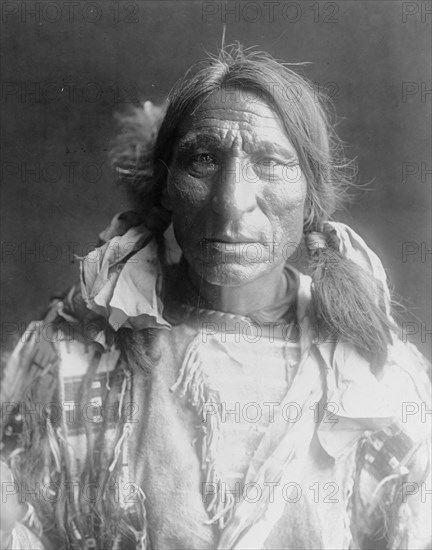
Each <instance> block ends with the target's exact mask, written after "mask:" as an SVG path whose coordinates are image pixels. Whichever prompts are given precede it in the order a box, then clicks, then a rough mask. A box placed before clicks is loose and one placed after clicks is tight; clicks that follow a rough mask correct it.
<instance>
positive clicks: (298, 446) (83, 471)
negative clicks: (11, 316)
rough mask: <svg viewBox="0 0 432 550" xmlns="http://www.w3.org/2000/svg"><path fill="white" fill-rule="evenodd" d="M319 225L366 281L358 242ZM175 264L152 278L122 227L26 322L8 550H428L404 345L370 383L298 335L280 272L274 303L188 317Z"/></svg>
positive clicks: (13, 367) (12, 370)
mask: <svg viewBox="0 0 432 550" xmlns="http://www.w3.org/2000/svg"><path fill="white" fill-rule="evenodd" d="M332 227H333V231H334V232H335V233H336V234H337V237H338V239H339V242H340V247H341V252H343V254H344V255H345V256H346V257H349V258H350V259H352V260H353V261H355V262H356V263H358V264H359V265H361V266H362V267H365V268H366V269H368V270H369V271H370V272H372V273H373V275H374V276H375V277H376V278H377V279H379V280H380V281H382V283H383V284H384V285H385V284H386V283H385V273H384V270H383V268H382V265H381V262H380V261H379V259H378V258H377V257H376V255H375V254H374V253H373V252H372V251H371V250H370V249H369V248H368V247H367V246H366V244H365V243H364V242H363V241H362V240H361V239H360V237H359V236H358V235H357V234H355V233H354V232H353V231H352V230H351V229H350V228H349V227H347V226H345V225H343V224H338V223H332ZM183 269H184V267H183V266H182V262H180V264H176V265H173V266H170V267H169V269H166V270H165V271H164V273H162V270H161V267H160V265H159V262H158V259H157V247H156V243H155V242H154V240H153V239H152V236H151V234H150V232H149V231H148V230H147V229H146V228H145V227H144V226H142V225H138V226H134V227H131V228H129V229H127V230H126V229H125V231H124V232H123V234H121V235H117V236H114V237H112V238H111V239H110V240H109V241H108V242H106V243H105V244H104V245H103V246H101V247H100V248H98V249H96V250H95V251H93V252H92V253H90V254H89V255H88V256H87V257H86V258H84V259H83V261H82V263H81V287H80V288H79V287H78V286H75V287H73V288H72V289H71V291H70V292H69V293H68V294H67V295H66V296H64V297H63V299H61V300H60V299H59V300H56V301H55V303H54V304H53V305H52V307H51V309H50V312H49V313H48V315H47V317H46V318H45V320H44V322H43V323H42V322H37V323H33V324H31V326H30V327H29V328H28V330H27V331H26V334H25V338H24V339H23V340H22V341H21V342H20V344H19V345H18V346H17V348H16V349H15V351H14V353H13V355H12V357H11V359H10V361H9V364H8V366H7V369H6V372H5V378H4V383H3V389H2V403H3V408H4V411H6V412H7V414H3V415H2V421H3V431H4V433H5V439H4V441H5V443H4V454H5V456H6V455H9V456H8V462H9V465H10V467H11V470H12V472H13V475H14V480H15V481H14V485H13V486H12V488H10V489H9V494H12V493H16V494H17V495H19V496H20V498H21V502H24V503H25V510H26V513H27V515H26V518H24V520H22V521H21V522H19V523H17V527H15V529H14V530H13V533H12V538H11V540H10V542H9V545H10V547H11V548H25V547H29V546H25V544H28V543H25V542H23V541H24V539H25V537H24V536H23V535H21V536H20V535H19V531H20V530H21V531H20V532H21V533H22V532H23V530H26V532H27V531H28V533H30V534H31V531H33V532H34V533H39V536H40V539H41V540H42V541H43V544H44V547H45V548H100V549H102V548H103V549H106V548H112V549H120V548H121V549H128V548H154V549H212V548H220V549H238V550H240V549H250V548H257V549H270V548H296V549H299V548H305V549H306V548H322V549H328V550H330V549H336V548H337V549H348V548H355V547H365V548H367V547H371V546H368V545H379V544H380V541H381V544H382V543H383V541H384V537H386V539H387V541H388V542H387V545H388V547H389V548H394V549H399V548H400V549H402V548H410V549H426V548H430V537H431V514H430V512H431V509H430V500H431V499H430V494H429V493H428V492H427V491H428V490H430V488H431V487H430V477H429V476H430V446H429V445H430V443H429V441H430V433H431V427H430V414H428V413H427V411H428V410H429V409H430V396H429V387H430V383H429V380H428V376H427V365H426V364H425V361H424V359H423V358H422V357H421V356H420V354H419V353H418V352H417V350H416V349H415V348H414V347H413V346H411V345H409V344H407V343H404V342H402V341H400V340H397V339H395V340H394V342H393V344H392V346H390V347H389V350H388V358H387V361H386V364H385V366H384V368H383V369H382V371H381V372H380V373H379V374H376V373H373V372H372V370H371V367H370V365H369V363H368V362H367V361H366V359H364V358H363V357H362V356H361V355H360V354H359V353H358V352H357V351H356V349H355V348H354V347H353V346H352V345H351V344H350V343H348V342H343V341H337V340H336V339H334V338H331V337H329V338H325V339H323V338H321V337H320V335H319V334H316V332H315V330H314V326H315V323H314V321H315V320H314V319H313V318H311V314H310V308H309V304H310V292H311V279H310V278H309V277H308V276H307V275H304V274H302V273H300V272H298V271H297V270H295V269H294V268H293V267H292V266H290V265H288V264H287V266H286V269H285V276H286V278H287V281H288V284H287V288H288V289H289V290H288V291H287V295H286V297H285V299H284V300H282V302H281V303H278V304H274V305H273V307H272V308H269V310H268V311H261V312H257V315H254V316H251V317H244V316H238V315H231V314H228V313H223V312H219V311H213V310H211V309H207V308H206V307H199V306H198V305H197V296H196V295H195V294H194V291H193V290H192V289H190V288H189V287H188V283H187V282H186V281H185V277H184V273H183ZM162 282H163V283H164V289H165V290H164V292H163V293H162V291H161V289H162ZM385 288H387V287H386V286H385ZM11 449H13V450H11ZM10 498H12V497H10ZM15 498H16V496H15ZM384 522H386V523H387V525H388V532H387V533H384V532H383V531H382V525H383V524H384ZM24 525H27V528H28V529H26V527H24Z"/></svg>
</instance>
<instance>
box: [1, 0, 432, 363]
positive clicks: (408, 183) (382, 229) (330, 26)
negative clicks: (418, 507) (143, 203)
mask: <svg viewBox="0 0 432 550" xmlns="http://www.w3.org/2000/svg"><path fill="white" fill-rule="evenodd" d="M431 5H432V4H431V3H430V2H417V1H416V2H399V1H394V0H392V1H385V0H384V1H383V0H380V1H356V2H354V1H339V2H326V1H320V2H312V1H311V2H309V1H302V0H298V1H297V2H278V1H272V2H270V1H268V2H265V1H264V2H231V1H229V2H194V1H188V2H179V1H176V2H174V1H173V2H172V1H161V2H154V1H134V2H127V1H120V2H114V1H109V0H107V1H104V2H101V1H99V2H97V1H96V2H91V1H87V2H82V1H81V2H80V1H78V0H74V1H73V2H72V1H71V2H58V3H56V2H53V1H52V2H45V1H42V2H33V1H30V0H27V1H22V2H21V1H17V0H14V1H9V2H8V1H3V3H2V5H1V17H2V20H1V41H2V44H1V47H2V54H1V55H2V61H1V66H2V81H3V83H2V98H1V108H2V125H1V132H2V138H3V148H2V158H1V168H2V183H1V186H2V205H1V208H2V222H1V223H2V272H3V277H2V279H3V284H2V295H1V298H2V344H3V346H4V347H5V348H6V349H8V348H10V346H11V343H12V342H13V341H14V340H16V337H17V334H18V332H19V331H20V330H22V328H23V327H24V326H25V324H26V323H27V322H28V321H30V320H31V319H34V318H37V317H38V316H39V315H41V313H42V312H43V310H44V307H45V305H46V304H47V301H48V298H49V297H50V296H51V295H52V294H53V293H54V292H56V291H59V290H62V289H65V288H67V287H68V285H70V284H71V283H73V282H74V281H75V280H76V279H77V277H78V264H77V263H76V262H74V257H73V254H74V253H75V254H77V255H82V254H85V253H86V251H88V250H89V247H90V246H91V244H92V243H94V242H95V241H96V238H97V234H98V233H99V232H100V230H101V229H103V228H104V227H105V226H106V225H107V224H108V223H109V221H110V219H111V217H112V216H113V215H114V214H115V213H116V212H118V211H120V210H122V209H126V208H127V202H126V200H125V198H124V197H123V195H122V193H121V192H120V191H119V190H118V189H117V188H116V186H115V181H114V179H115V178H114V176H113V173H112V171H111V170H110V168H109V164H108V161H107V150H108V148H109V143H110V140H111V139H112V137H113V135H114V134H115V131H116V127H115V123H114V118H113V114H114V113H115V112H116V111H119V110H120V111H121V110H124V109H126V108H127V106H128V105H130V104H131V103H132V104H138V102H139V101H140V100H145V99H150V100H152V101H156V102H159V101H162V100H163V99H164V98H165V96H166V94H167V93H168V91H169V89H170V87H171V86H172V84H173V83H174V81H175V80H176V79H177V78H178V77H180V76H181V75H182V74H183V73H184V71H185V69H186V68H188V67H189V66H190V65H191V63H193V62H194V61H196V60H199V59H200V58H202V56H203V51H204V50H208V51H210V52H216V50H217V47H218V46H219V45H220V43H221V35H222V26H223V23H224V22H226V23H227V31H226V42H227V43H230V42H233V41H235V40H238V41H240V42H242V43H243V44H244V45H245V46H254V45H257V46H259V47H260V48H261V49H263V50H267V51H268V52H269V53H271V54H272V55H274V56H276V57H277V58H280V59H282V60H285V61H290V62H300V61H310V62H311V64H310V65H309V66H307V67H306V68H305V69H304V71H305V74H306V75H307V76H308V77H309V78H310V79H311V80H312V81H314V82H315V83H316V84H317V85H318V86H320V87H322V88H324V89H326V90H327V92H328V93H329V94H330V96H331V98H332V100H333V102H334V106H335V108H336V111H337V113H338V115H339V126H338V130H339V134H340V135H341V137H342V138H343V139H344V140H345V141H346V142H347V143H348V147H347V151H346V152H347V155H348V156H349V157H351V158H353V157H356V158H357V161H358V165H359V181H360V183H362V184H366V183H369V186H368V187H367V188H366V189H362V190H359V191H358V193H357V198H356V200H355V201H354V203H353V205H352V207H351V208H350V210H349V211H348V212H345V213H342V214H341V215H340V216H339V218H338V219H340V220H342V221H346V222H347V223H349V224H350V225H352V226H353V228H354V229H356V230H358V231H359V232H360V234H361V235H362V236H363V237H364V238H365V240H366V241H367V242H368V244H369V245H370V246H371V247H372V248H373V249H374V250H375V251H376V252H377V253H378V254H379V256H380V257H381V258H382V260H383V262H384V264H385V267H386V269H387V270H388V274H389V277H390V280H391V281H392V283H393V285H394V290H395V291H396V293H397V295H398V296H401V297H403V300H402V301H403V304H404V305H405V306H406V307H407V308H408V309H409V313H405V316H404V321H405V323H407V324H406V325H405V333H406V334H410V335H411V336H410V337H411V340H412V341H413V342H414V343H416V344H417V345H419V346H420V347H421V349H422V350H423V352H425V353H426V354H428V353H429V352H428V348H429V346H430V334H429V333H428V331H430V328H431V319H430V295H431V290H430V280H429V276H430V265H431V260H430V253H429V252H428V251H429V249H430V248H431V239H430V214H429V212H430V202H431V201H430V198H431V174H430V170H431V159H430V114H431V93H430V88H431V74H430V70H431V69H430V61H431V53H430V52H431V38H430V36H431V35H430V26H431V23H430V21H431V14H430V9H431Z"/></svg>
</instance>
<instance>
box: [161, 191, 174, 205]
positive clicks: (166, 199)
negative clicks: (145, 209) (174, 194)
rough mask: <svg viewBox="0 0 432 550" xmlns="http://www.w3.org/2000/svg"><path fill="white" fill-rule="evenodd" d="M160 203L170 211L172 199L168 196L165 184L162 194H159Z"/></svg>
mask: <svg viewBox="0 0 432 550" xmlns="http://www.w3.org/2000/svg"><path fill="white" fill-rule="evenodd" d="M161 205H162V206H163V207H164V208H165V209H166V210H170V211H172V209H173V208H172V200H171V197H170V196H169V194H168V189H167V187H166V186H165V187H164V189H163V191H162V196H161Z"/></svg>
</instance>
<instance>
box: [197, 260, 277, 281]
mask: <svg viewBox="0 0 432 550" xmlns="http://www.w3.org/2000/svg"><path fill="white" fill-rule="evenodd" d="M268 270H269V265H268V264H263V263H257V264H248V265H241V264H239V263H234V262H233V263H219V264H201V265H200V266H199V268H198V269H197V271H196V272H197V273H198V274H199V277H200V278H201V279H203V280H204V281H206V282H207V283H209V284H211V285H215V286H228V287H236V286H242V285H245V284H248V283H250V282H252V281H254V280H255V279H258V278H259V277H261V276H262V275H264V274H265V273H266V272H268Z"/></svg>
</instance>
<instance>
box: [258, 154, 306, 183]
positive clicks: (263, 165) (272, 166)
mask: <svg viewBox="0 0 432 550" xmlns="http://www.w3.org/2000/svg"><path fill="white" fill-rule="evenodd" d="M297 171H299V162H298V160H296V159H293V160H291V161H288V162H287V161H286V160H283V159H278V158H270V157H268V158H262V159H260V160H259V161H258V162H257V164H256V172H257V174H258V176H259V177H260V178H261V179H264V180H269V181H282V180H287V181H291V180H292V179H293V172H297Z"/></svg>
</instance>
